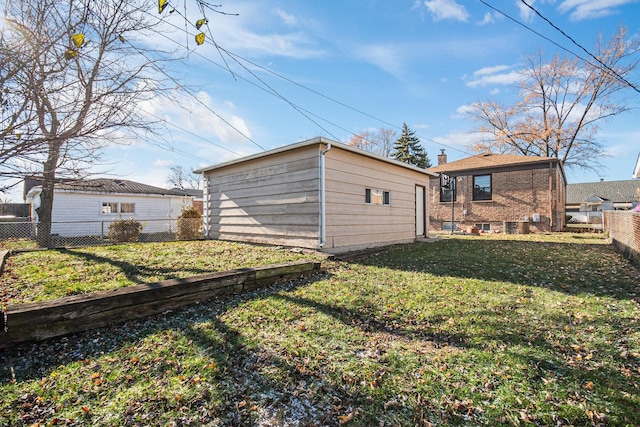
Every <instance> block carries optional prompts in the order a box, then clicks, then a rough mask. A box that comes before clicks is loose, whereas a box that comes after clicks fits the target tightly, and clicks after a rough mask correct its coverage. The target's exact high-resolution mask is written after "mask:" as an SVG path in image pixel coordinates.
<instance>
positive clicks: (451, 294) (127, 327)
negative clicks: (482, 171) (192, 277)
mask: <svg viewBox="0 0 640 427" xmlns="http://www.w3.org/2000/svg"><path fill="white" fill-rule="evenodd" d="M504 238H505V236H502V237H492V236H481V237H462V238H447V239H443V240H441V241H438V242H435V243H418V244H412V245H404V246H396V247H393V248H391V249H390V250H387V251H380V252H378V253H375V254H372V255H369V256H366V257H360V258H358V259H354V260H351V261H335V262H325V266H326V270H327V271H326V272H325V273H322V274H319V275H317V276H315V277H312V278H308V279H305V280H301V281H297V282H291V283H285V284H281V285H279V286H276V287H273V288H271V289H267V290H262V291H259V292H255V293H252V294H248V295H242V296H237V297H233V298H229V299H225V300H221V301H217V302H209V303H202V304H199V305H194V306H192V307H189V308H186V309H183V310H178V311H174V312H170V313H166V314H164V315H162V316H155V317H153V318H149V319H147V320H144V321H135V322H129V323H126V324H123V325H117V326H114V327H112V328H107V329H101V330H97V331H93V332H89V333H83V334H78V335H73V336H69V337H65V338H61V339H56V340H51V341H48V342H45V343H40V344H33V345H24V346H19V347H17V348H14V349H11V350H4V351H3V350H0V358H1V360H2V364H1V365H0V425H32V424H35V423H40V424H42V425H49V424H52V425H53V424H57V425H114V426H120V425H122V426H125V425H158V426H160V425H162V426H164V425H210V426H229V425H258V426H280V425H285V426H311V425H329V426H332V425H336V426H337V425H347V426H404V425H408V426H414V425H418V426H430V425H523V426H526V425H616V426H617V425H622V426H624V425H630V426H633V425H640V389H639V387H640V324H639V322H640V305H639V302H640V298H639V297H640V271H639V270H638V269H636V268H634V267H633V266H632V265H631V264H629V263H628V262H627V261H626V260H625V259H623V258H622V257H620V256H619V255H618V254H617V253H615V252H614V250H613V249H612V248H611V247H610V246H608V245H606V244H604V241H603V240H602V239H600V238H599V237H597V236H593V235H563V236H561V237H559V236H543V235H540V236H539V235H529V236H521V237H519V238H516V239H511V240H503V239H504ZM176 245H177V246H176V247H174V249H176V248H179V247H180V246H179V245H180V244H179V243H178V244H176ZM240 250H241V252H243V253H244V252H251V251H253V250H254V248H253V247H249V246H245V247H242V248H240ZM256 250H257V249H256ZM83 251H84V249H83ZM247 255H248V254H247ZM229 256H230V257H233V256H234V255H229ZM129 262H130V263H132V262H133V261H129ZM150 270H152V269H150Z"/></svg>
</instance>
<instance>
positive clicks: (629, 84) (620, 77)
mask: <svg viewBox="0 0 640 427" xmlns="http://www.w3.org/2000/svg"><path fill="white" fill-rule="evenodd" d="M520 1H521V2H522V3H523V4H524V5H525V6H527V7H528V8H529V9H531V10H532V11H533V12H535V14H536V15H538V16H539V17H540V18H542V19H544V20H545V21H546V22H547V23H548V24H549V25H551V26H552V27H553V28H555V29H556V30H558V31H559V32H560V34H562V35H563V36H565V37H566V38H568V39H569V40H570V41H571V43H573V44H574V45H576V46H577V47H579V48H580V49H582V50H583V51H584V52H585V53H586V54H587V55H589V56H590V57H591V58H593V59H595V60H596V61H597V62H598V63H599V64H600V65H602V66H603V67H604V68H605V69H606V70H608V71H611V72H612V73H613V74H614V75H615V76H616V77H617V78H618V79H619V80H621V81H622V82H624V83H625V84H627V85H628V86H629V87H630V88H631V89H633V90H635V91H636V92H638V93H640V89H638V88H637V87H636V86H635V85H633V84H632V83H631V82H630V81H628V80H627V79H625V78H624V77H622V76H621V75H620V74H618V72H617V71H616V70H614V69H613V68H611V67H609V66H608V65H607V64H605V63H604V62H602V61H601V60H600V58H598V57H596V56H595V55H593V54H592V53H591V52H589V51H588V50H587V49H585V48H584V47H583V46H582V45H581V44H579V43H578V42H577V41H575V40H574V39H573V38H572V37H571V36H570V35H568V34H567V33H566V32H564V31H563V30H562V29H561V28H559V27H558V26H557V25H555V24H554V23H553V22H551V21H550V20H549V19H547V18H546V17H544V16H543V15H542V14H541V13H540V12H539V11H538V10H537V9H536V8H534V7H533V6H531V5H530V4H529V3H527V2H526V1H525V0H520Z"/></svg>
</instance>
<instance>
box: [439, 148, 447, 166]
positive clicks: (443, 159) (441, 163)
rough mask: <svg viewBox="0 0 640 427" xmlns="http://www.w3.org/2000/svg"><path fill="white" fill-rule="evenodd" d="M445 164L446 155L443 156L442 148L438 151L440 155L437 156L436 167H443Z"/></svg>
mask: <svg viewBox="0 0 640 427" xmlns="http://www.w3.org/2000/svg"><path fill="white" fill-rule="evenodd" d="M445 163H447V155H446V154H444V148H441V149H440V154H438V166H440V165H444V164H445Z"/></svg>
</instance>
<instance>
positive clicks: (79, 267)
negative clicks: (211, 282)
mask: <svg viewBox="0 0 640 427" xmlns="http://www.w3.org/2000/svg"><path fill="white" fill-rule="evenodd" d="M305 258H306V259H310V258H313V257H312V256H310V255H308V254H307V255H305V254H301V253H294V252H291V251H290V250H287V249H283V248H278V247H271V246H264V245H250V244H244V243H234V242H220V241H211V240H204V241H189V242H164V243H133V244H123V245H113V246H94V247H82V248H73V249H49V250H46V251H33V252H22V253H17V254H14V255H12V256H11V257H9V259H8V260H7V263H6V265H5V272H4V274H3V275H2V277H0V305H6V304H17V303H25V302H33V301H41V300H45V299H52V298H59V297H64V296H68V295H75V294H81V293H87V292H94V291H105V290H110V289H116V288H119V287H124V286H131V285H137V284H141V283H153V282H158V281H160V280H166V279H179V278H184V277H190V276H197V275H201V274H206V273H211V272H218V271H227V270H232V269H235V268H243V267H257V266H260V265H269V264H277V263H282V262H289V261H298V260H300V259H305Z"/></svg>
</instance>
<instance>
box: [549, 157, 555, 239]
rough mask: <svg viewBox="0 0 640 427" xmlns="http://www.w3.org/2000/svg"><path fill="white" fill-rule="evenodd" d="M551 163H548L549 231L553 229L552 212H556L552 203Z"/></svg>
mask: <svg viewBox="0 0 640 427" xmlns="http://www.w3.org/2000/svg"><path fill="white" fill-rule="evenodd" d="M553 170H554V169H553V163H549V229H550V231H553V227H554V224H555V222H554V218H553V216H554V214H556V212H555V211H554V210H553V207H554V205H555V203H554V199H553Z"/></svg>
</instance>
